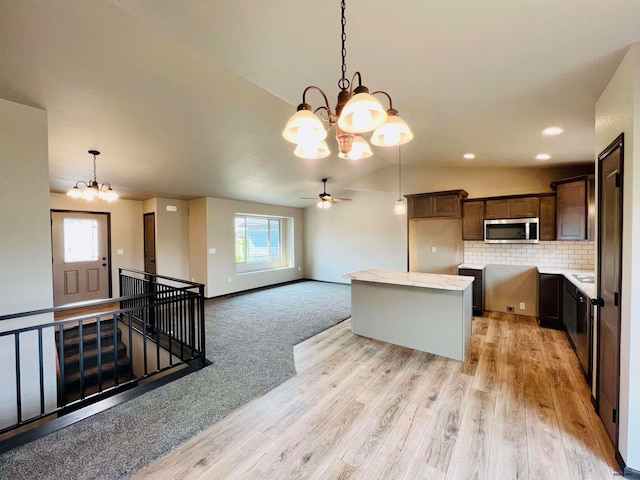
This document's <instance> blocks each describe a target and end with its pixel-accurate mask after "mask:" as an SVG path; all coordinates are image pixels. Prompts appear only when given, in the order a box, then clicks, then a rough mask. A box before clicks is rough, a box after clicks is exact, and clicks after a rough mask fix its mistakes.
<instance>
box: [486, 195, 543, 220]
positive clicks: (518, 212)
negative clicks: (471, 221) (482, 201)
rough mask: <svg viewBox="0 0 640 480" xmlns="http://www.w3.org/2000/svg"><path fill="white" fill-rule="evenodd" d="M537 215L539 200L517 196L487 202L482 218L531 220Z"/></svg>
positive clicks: (533, 197) (532, 197) (538, 213)
mask: <svg viewBox="0 0 640 480" xmlns="http://www.w3.org/2000/svg"><path fill="white" fill-rule="evenodd" d="M539 215H540V199H539V198H538V196H529V197H520V196H518V197H508V198H507V197H505V198H498V199H493V200H487V201H486V208H485V215H484V218H485V219H487V220H497V219H501V218H531V217H538V216H539Z"/></svg>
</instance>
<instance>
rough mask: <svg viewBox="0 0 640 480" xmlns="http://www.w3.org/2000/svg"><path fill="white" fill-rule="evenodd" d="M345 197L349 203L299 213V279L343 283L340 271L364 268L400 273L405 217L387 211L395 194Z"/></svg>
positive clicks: (404, 265)
mask: <svg viewBox="0 0 640 480" xmlns="http://www.w3.org/2000/svg"><path fill="white" fill-rule="evenodd" d="M341 196H343V195H341ZM347 196H348V197H349V198H351V199H352V201H351V202H342V203H339V204H337V205H333V206H332V207H331V208H329V209H326V210H325V209H320V208H318V207H316V206H315V205H314V206H313V207H308V208H307V209H306V210H305V215H304V218H305V223H304V232H305V238H306V241H305V276H306V277H308V278H313V279H316V280H323V281H328V282H339V283H349V280H345V279H344V278H342V276H343V275H344V274H345V273H349V272H355V271H358V270H365V269H367V268H380V269H386V270H402V271H406V270H407V216H406V215H395V214H394V212H393V207H394V204H395V201H396V200H397V198H398V195H397V193H396V194H393V193H386V192H354V191H350V192H348V195H347Z"/></svg>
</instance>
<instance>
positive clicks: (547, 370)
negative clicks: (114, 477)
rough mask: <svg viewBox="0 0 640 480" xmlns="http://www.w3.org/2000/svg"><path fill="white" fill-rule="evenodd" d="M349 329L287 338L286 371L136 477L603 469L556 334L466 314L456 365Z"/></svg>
mask: <svg viewBox="0 0 640 480" xmlns="http://www.w3.org/2000/svg"><path fill="white" fill-rule="evenodd" d="M350 328H351V323H350V321H346V322H343V323H341V324H339V325H337V326H335V327H333V328H331V329H329V330H327V331H325V332H322V333H320V334H319V335H317V336H315V337H312V338H311V339H309V340H307V341H305V342H303V343H301V344H300V345H297V346H296V347H295V359H296V368H297V371H298V374H297V375H296V376H295V377H294V378H292V379H290V380H289V381H287V382H285V383H284V384H282V385H280V386H279V387H277V388H275V389H274V390H272V391H270V392H269V393H268V394H266V395H265V396H263V397H261V398H259V399H256V400H254V401H253V402H251V403H249V404H248V405H246V406H244V407H242V408H241V409H239V410H237V411H236V412H234V413H232V414H231V415H229V416H228V417H226V418H225V419H223V420H221V421H220V422H218V423H217V424H215V425H213V426H212V427H210V428H209V429H207V430H205V431H204V432H202V433H201V434H200V435H198V436H196V437H194V438H193V439H191V440H190V441H189V442H187V443H186V444H184V445H182V446H180V447H178V448H177V449H176V450H175V451H173V452H172V453H170V454H169V455H167V456H166V457H164V458H162V459H160V460H159V461H158V462H156V463H155V464H153V465H151V466H149V467H148V468H147V469H146V470H144V471H142V472H140V473H139V474H138V475H137V476H136V477H134V478H136V479H138V480H141V479H202V480H204V479H225V480H231V479H252V480H256V479H270V480H274V479H277V480H282V479H292V480H293V479H295V480H299V479H354V480H355V479H362V480H374V479H384V480H388V479H407V480H416V479H437V480H443V479H444V480H467V479H479V480H481V479H492V480H493V479H530V480H546V479H549V480H551V479H575V480H590V479H593V480H603V479H609V478H614V476H615V468H616V467H617V466H616V463H615V460H614V452H613V447H612V445H611V443H610V441H609V439H608V437H607V436H606V433H605V430H604V427H603V426H602V424H601V422H600V420H599V418H598V417H597V415H596V414H595V412H594V409H593V407H592V405H591V400H590V391H589V388H588V386H587V384H586V382H585V380H584V377H583V376H582V374H581V372H580V370H579V366H578V360H577V358H576V356H575V354H574V353H573V351H572V350H571V347H570V346H569V343H568V342H567V340H566V338H565V336H564V334H563V333H562V332H558V331H555V330H548V329H543V328H539V327H538V326H537V324H536V322H535V319H533V318H530V317H519V316H514V315H506V314H491V315H489V316H487V317H475V318H474V322H473V332H474V333H473V341H472V345H471V349H470V352H469V355H468V359H467V361H466V362H464V363H462V362H458V361H454V360H449V359H446V358H443V357H439V356H435V355H431V354H427V353H424V352H418V351H415V350H410V349H407V348H403V347H399V346H395V345H390V344H386V343H383V342H379V341H376V340H371V339H368V338H364V337H358V336H356V335H353V334H352V333H351V330H350ZM210 368H215V366H213V367H210Z"/></svg>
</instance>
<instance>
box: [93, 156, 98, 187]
mask: <svg viewBox="0 0 640 480" xmlns="http://www.w3.org/2000/svg"><path fill="white" fill-rule="evenodd" d="M93 181H94V182H95V183H97V181H96V155H95V153H94V154H93Z"/></svg>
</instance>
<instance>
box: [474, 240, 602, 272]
mask: <svg viewBox="0 0 640 480" xmlns="http://www.w3.org/2000/svg"><path fill="white" fill-rule="evenodd" d="M464 263H475V264H482V265H523V266H529V265H530V266H532V267H550V268H567V269H576V270H593V269H594V268H595V267H594V263H595V242H565V241H562V242H540V243H528V244H527V243H484V242H482V241H465V242H464Z"/></svg>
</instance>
